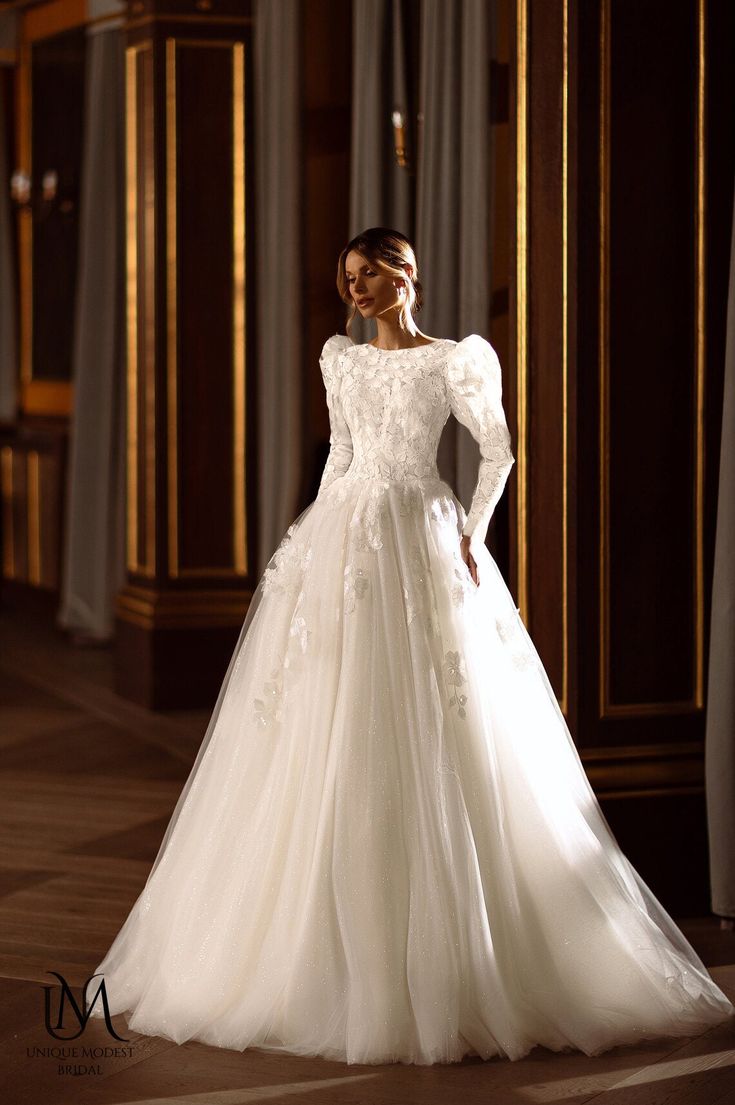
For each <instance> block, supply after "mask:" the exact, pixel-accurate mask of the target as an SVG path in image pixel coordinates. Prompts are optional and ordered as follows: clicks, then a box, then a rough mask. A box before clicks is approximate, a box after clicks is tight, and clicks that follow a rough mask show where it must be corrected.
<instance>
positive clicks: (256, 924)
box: [93, 335, 735, 1064]
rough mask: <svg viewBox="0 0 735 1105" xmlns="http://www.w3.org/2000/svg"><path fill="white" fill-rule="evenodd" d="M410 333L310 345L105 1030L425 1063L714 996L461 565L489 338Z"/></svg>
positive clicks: (516, 1053)
mask: <svg viewBox="0 0 735 1105" xmlns="http://www.w3.org/2000/svg"><path fill="white" fill-rule="evenodd" d="M434 345H440V346H441V347H440V348H436V349H431V347H425V348H426V349H431V352H430V353H428V352H427V353H424V352H423V351H422V352H421V353H419V351H418V350H411V351H402V352H403V353H404V354H405V356H400V355H399V351H378V350H376V351H375V353H369V352H368V351H367V350H366V347H365V346H354V347H353V346H351V343H349V342H348V341H347V339H345V338H341V337H340V336H338V335H337V336H335V338H333V339H330V340H329V342H328V343H327V344H326V345H325V350H324V352H323V355H322V369H323V371H324V376H325V383H326V386H327V396H328V400H329V403H330V415H331V421H332V429H333V434H332V450H331V452H330V460H329V461H328V463H327V468H326V469H325V475H324V477H323V482H322V486H321V488H320V491H319V495H318V496H317V499H316V500H315V501H314V502H313V503H312V504H311V505H310V506H309V507H307V509H306V510H305V511H304V512H303V513H302V514H301V515H300V516H299V517H298V518H297V519H296V520H295V522H294V523H293V525H292V526H291V527H290V528H289V530H288V532H287V534H286V535H285V537H284V539H283V541H282V542H281V544H280V545H279V547H278V549H277V550H276V552H275V553H274V555H273V557H272V559H271V561H270V563H269V565H268V567H267V568H266V570H265V572H264V575H263V576H262V578H261V580H260V582H259V584H258V587H257V590H256V593H255V596H254V598H253V601H252V603H251V606H250V609H249V611H248V614H247V617H246V619H245V622H244V625H243V627H242V632H241V634H240V638H239V641H238V643H237V645H236V647H235V650H234V653H233V656H232V660H231V663H230V667H229V669H228V671H227V674H226V676H225V679H224V681H223V684H222V689H221V692H220V696H219V699H218V702H217V705H216V707H215V710H214V713H213V715H212V719H211V721H210V724H209V727H208V729H207V733H206V735H205V738H204V740H203V742H202V745H201V747H200V750H199V754H198V756H197V759H196V761H195V763H194V766H193V767H192V770H191V773H190V775H189V778H188V780H187V783H186V785H185V787H184V790H183V791H182V793H181V796H180V798H179V802H178V804H177V806H176V809H175V810H174V813H173V816H172V818H171V821H170V823H169V826H168V829H167V831H166V835H165V836H164V839H163V842H162V844H161V847H160V849H159V852H158V855H157V857H156V860H155V862H154V864H153V867H152V869H151V872H150V875H149V877H148V881H147V883H146V885H145V887H144V889H143V891H142V893H141V894H140V897H139V898H138V900H137V901H136V902H135V904H134V906H133V908H132V909H131V911H130V914H129V916H128V917H127V920H126V921H125V923H124V925H123V927H122V928H121V930H120V932H119V934H118V935H117V937H116V939H115V941H114V943H113V944H112V946H111V948H110V950H109V951H108V953H107V954H106V956H105V957H104V959H103V961H102V962H101V963H100V964H99V966H98V967H97V968H96V970H97V971H98V972H100V973H101V974H102V975H103V976H104V979H105V984H106V991H107V997H108V1001H109V1007H110V1011H111V1012H112V1013H113V1014H115V1013H119V1012H124V1013H125V1014H126V1017H125V1019H126V1023H127V1026H128V1028H129V1029H130V1030H132V1031H135V1032H140V1033H144V1034H150V1035H157V1036H162V1037H165V1038H167V1039H170V1040H173V1041H176V1042H177V1043H181V1042H183V1041H185V1040H190V1039H196V1040H200V1041H203V1042H205V1043H209V1044H213V1045H216V1046H220V1047H227V1048H234V1049H245V1048H247V1047H258V1048H264V1049H268V1050H273V1051H283V1052H288V1053H291V1054H297V1055H312V1056H315V1055H319V1056H324V1057H326V1058H330V1059H336V1060H342V1061H345V1062H347V1063H389V1062H396V1061H400V1062H404V1063H417V1064H430V1063H440V1062H453V1061H458V1060H460V1059H461V1058H462V1057H463V1056H464V1055H479V1056H482V1057H483V1058H491V1057H494V1056H500V1057H506V1058H509V1059H511V1060H517V1059H520V1058H521V1057H522V1056H524V1055H526V1054H527V1053H528V1052H529V1051H530V1050H531V1048H533V1047H534V1046H535V1045H536V1044H541V1045H543V1046H545V1047H547V1048H550V1049H552V1050H556V1051H561V1050H578V1051H582V1052H585V1053H586V1054H587V1055H597V1054H599V1053H601V1052H603V1051H605V1050H607V1049H609V1048H611V1047H614V1046H615V1045H618V1044H628V1043H636V1042H637V1041H640V1040H644V1039H649V1038H658V1037H669V1036H689V1035H695V1034H698V1033H700V1032H702V1031H704V1030H706V1029H707V1028H708V1027H709V1026H711V1025H713V1024H717V1023H720V1022H722V1021H724V1020H725V1019H727V1018H728V1017H729V1016H731V1015H732V1014H733V1013H735V1009H733V1006H732V1004H731V1003H730V1001H729V1000H728V998H727V997H726V996H725V994H724V993H723V992H722V991H721V990H720V989H719V988H718V986H717V985H716V984H715V983H714V981H713V980H712V978H711V977H710V975H709V974H708V972H707V969H706V968H705V966H704V964H703V963H702V961H701V960H700V958H699V957H698V956H697V954H696V952H695V951H694V949H693V948H692V946H691V945H690V944H689V943H688V942H687V940H686V939H685V937H684V936H683V934H682V933H681V932H680V930H679V929H678V927H677V926H676V924H675V923H674V921H673V920H672V918H671V917H670V916H669V915H668V913H667V912H666V911H665V909H664V908H663V906H662V905H661V904H660V902H659V901H658V900H657V899H656V898H655V896H654V895H653V893H652V891H651V890H650V889H649V888H648V886H647V885H646V884H645V882H644V881H643V880H642V878H641V877H640V875H639V874H638V873H637V872H636V870H635V869H634V868H633V867H632V865H631V864H630V862H629V861H628V860H627V859H626V857H625V856H624V855H623V853H622V852H621V850H620V848H619V846H618V844H617V843H616V841H615V839H614V837H613V835H612V833H611V831H610V829H609V826H608V824H607V822H606V820H605V818H604V816H603V814H602V812H601V810H600V807H599V804H598V802H597V800H596V797H595V795H594V792H593V790H592V788H591V786H590V784H589V782H588V780H587V776H586V774H585V772H584V769H583V767H582V764H581V762H580V759H579V755H578V753H577V750H576V747H575V745H574V743H573V741H572V738H571V735H570V733H569V730H568V728H567V726H566V723H565V720H564V717H563V715H562V713H561V711H560V709H559V706H558V703H557V700H556V696H555V694H554V691H553V689H552V687H551V685H550V683H549V681H548V678H547V676H546V673H545V671H544V668H543V666H542V664H541V661H540V659H539V656H538V653H537V652H536V649H535V648H534V645H533V643H532V641H531V639H530V637H529V635H528V633H527V631H526V629H525V626H524V624H523V621H522V619H521V617H520V615H519V611H518V609H517V608H516V606H515V603H514V601H513V598H512V596H511V594H510V592H509V590H508V588H507V587H506V585H505V582H504V580H503V578H502V576H501V574H500V571H499V570H498V567H497V565H496V563H495V561H494V559H493V557H492V556H491V555H490V553H489V552H488V551H487V549H486V548H485V546H484V543H483V540H482V539H480V540H478V541H477V542H476V543H475V544H474V545H473V553H474V556H475V559H476V561H477V564H478V571H479V576H480V586H479V587H476V586H475V584H474V583H473V582H472V579H471V577H470V575H469V572H468V570H467V568H466V566H465V564H464V562H463V560H462V558H461V556H460V552H459V534H460V532H461V531H463V530H464V531H465V532H472V533H474V534H475V535H478V534H479V536H480V538H483V537H484V531H485V529H486V525H487V521H488V520H489V515H490V513H491V512H492V509H493V507H494V504H495V502H496V501H497V497H498V495H499V494H500V492H501V491H502V484H503V482H504V478H505V476H506V475H507V470H508V468H509V467H510V464H511V463H512V456H510V457H509V455H508V446H507V441H508V438H507V431H506V429H505V428H504V427H505V423H504V419H503V417H502V408H500V407H499V406H498V401H499V400H498V393H499V374H498V372H497V364H496V360H495V359H494V351H492V347H490V346H489V345H488V344H487V343H484V340H483V339H480V338H478V337H477V336H476V335H472V336H471V337H470V338H467V339H465V340H464V342H460V343H454V342H451V343H450V342H448V341H444V342H442V343H434ZM370 348H371V349H372V348H373V347H370ZM423 348H424V347H422V350H423ZM379 353H382V356H378V354H379ZM389 354H392V355H389ZM463 354H466V356H465V359H464V361H462V360H461V358H462V355H463ZM488 364H490V365H491V366H492V365H495V369H496V371H495V374H494V375H493V373H492V372H488ZM373 370H374V371H373ZM427 380H429V381H431V382H430V383H429V384H428V387H427ZM493 387H494V389H495V393H494V398H493V397H490V395H489V393H490V391H491V389H492V388H493ZM429 393H430V395H429ZM427 395H429V398H427ZM478 397H479V398H478ZM427 404H428V405H429V406H430V407H431V409H429V406H427ZM470 407H472V408H473V410H474V415H472V414H471V412H470ZM417 408H418V411H417ZM450 410H451V411H452V412H453V413H455V415H456V416H457V417H458V418H460V420H461V421H463V422H464V423H465V425H468V426H469V427H470V428H471V429H472V431H473V433H474V434H475V436H476V437H477V439H478V441H479V442H480V447H481V450H482V456H483V460H482V464H481V475H480V479H479V481H478V488H477V491H476V495H475V499H473V507H472V510H471V511H470V515H466V514H465V511H464V509H463V507H462V505H461V504H460V502H459V500H458V499H457V498H456V496H455V494H454V493H453V491H452V490H451V488H450V487H449V486H448V485H447V484H446V483H445V482H443V481H442V480H441V479H440V478H439V477H438V475H437V474H436V470H435V469H433V471H432V466H433V460H434V459H435V456H436V442H437V440H438V434H439V432H440V431H441V426H442V425H443V422H444V420H445V419H446V417H447V416H448V413H449V411H450ZM371 412H372V413H371ZM414 417H416V418H417V419H418V421H417V423H416V424H414V423H413V422H412V419H413V418H414ZM391 419H392V425H393V430H395V429H396V427H400V429H401V434H399V433H397V432H396V433H394V432H393V430H392V429H391ZM432 420H433V422H435V426H434V431H433V432H432V433H431V434H429V435H428V438H427V436H426V426H427V425H430V424H432ZM418 422H420V423H421V430H420V431H418V430H416V426H417V425H418ZM437 428H438V429H437ZM414 431H416V432H414ZM417 433H418V434H419V437H420V440H419V437H417V436H416V434H417ZM365 434H367V435H368V440H367V441H366V439H365ZM406 435H407V436H406ZM406 440H408V442H409V445H410V448H409V449H408V454H409V455H406V451H405V445H404V443H405V441H406ZM427 449H428V451H429V460H430V461H431V464H429V468H428V469H427V472H428V474H426V472H424V471H423V470H422V471H420V472H419V471H418V470H417V468H416V464H417V461H416V457H417V455H419V454H420V455H421V457H422V458H424V459H425V457H426V452H427ZM504 450H505V454H504V456H505V459H504V460H503V459H502V454H503V451H504ZM499 456H500V457H501V459H500V461H499V459H498V458H499ZM386 458H387V460H388V462H389V467H388V468H387V469H386V468H385V464H386ZM422 463H423V461H422ZM386 471H388V473H389V475H388V476H385V475H384V473H385V472H386ZM366 473H367V474H366ZM417 473H418V474H417ZM93 986H94V984H93ZM101 1013H102V1010H101V1008H100V1005H99V1003H98V1004H96V1005H95V1006H94V1008H93V1015H95V1016H99V1015H101Z"/></svg>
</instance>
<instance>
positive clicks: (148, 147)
mask: <svg viewBox="0 0 735 1105" xmlns="http://www.w3.org/2000/svg"><path fill="white" fill-rule="evenodd" d="M144 53H147V54H148V56H149V57H150V59H151V63H152V57H153V54H152V43H151V42H139V43H135V44H134V45H133V46H128V47H127V49H126V51H125V77H126V82H125V101H126V120H125V122H126V127H125V147H126V161H125V192H126V274H127V275H126V279H127V332H128V341H127V345H128V349H127V407H128V410H127V435H128V440H127V530H128V532H127V560H128V570H129V571H131V572H136V573H139V574H142V575H148V576H152V575H153V574H154V573H155V565H156V487H155V448H156V443H155V430H156V426H155V405H156V394H155V387H156V384H155V359H154V358H155V300H154V295H155V286H154V280H155V253H154V251H155V240H154V230H155V221H154V220H155V212H154V202H155V178H154V167H153V135H152V129H153V119H152V111H153V105H152V103H151V102H150V100H149V98H148V97H146V101H145V103H144V112H143V118H142V120H141V119H139V115H138V89H139V64H138V58H139V56H142V55H143V54H144ZM151 92H152V89H151ZM141 123H142V132H141V133H140V134H139V126H140V124H141ZM139 140H142V142H143V159H144V163H143V166H142V172H143V182H142V186H143V231H144V240H143V258H142V264H143V266H144V269H143V271H144V276H145V283H144V291H145V303H144V309H143V318H142V320H141V318H140V316H139V311H138V303H139V299H140V289H139V280H138V272H139V265H140V263H141V258H140V257H139V249H138V220H139V190H140V186H141V185H140V181H139V174H140V165H139V162H138V143H139ZM141 336H142V338H143V342H144V345H143V353H144V355H143V364H142V366H141V364H140V362H139V356H138V353H139V349H140V339H141ZM141 368H142V371H143V394H144V397H145V436H144V438H141V434H140V423H139V417H138V416H139V403H140V398H139V388H140V382H141V381H140V373H141ZM141 449H142V464H143V471H144V473H145V485H144V489H145V548H146V553H145V561H142V560H141V558H140V517H139V501H138V500H139V494H140V487H139V472H140V467H141V456H140V453H141Z"/></svg>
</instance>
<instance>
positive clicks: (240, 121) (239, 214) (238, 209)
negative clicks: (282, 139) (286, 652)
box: [232, 42, 248, 575]
mask: <svg viewBox="0 0 735 1105" xmlns="http://www.w3.org/2000/svg"><path fill="white" fill-rule="evenodd" d="M232 153H233V158H232V161H233V182H232V188H233V211H234V217H233V220H232V259H233V273H232V277H233V288H232V299H233V303H232V307H233V315H232V317H233V334H232V341H233V349H232V371H233V376H234V381H233V382H234V402H233V417H234V420H235V424H234V426H233V437H232V440H233V458H232V462H233V473H232V486H233V495H234V497H235V501H234V503H233V512H232V518H233V527H232V539H233V543H234V548H233V550H232V559H233V564H234V565H235V572H236V573H237V574H238V575H246V574H247V570H248V561H247V510H246V498H245V496H246V488H245V371H246V366H245V326H246V316H245V282H246V272H245V235H246V232H247V231H246V220H245V47H244V45H243V43H242V42H237V43H235V46H234V48H233V52H232Z"/></svg>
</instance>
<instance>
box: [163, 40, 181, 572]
mask: <svg viewBox="0 0 735 1105" xmlns="http://www.w3.org/2000/svg"><path fill="white" fill-rule="evenodd" d="M176 143H177V126H176V40H175V39H173V38H167V39H166V395H167V400H168V402H167V412H166V439H167V443H168V454H167V462H168V463H167V481H168V572H169V575H170V576H173V577H174V578H175V577H176V576H178V575H179V443H178V433H179V397H178V374H179V357H178V341H177V336H178V303H177V296H178V285H177V280H176V266H177V264H178V260H177V245H176V230H177V210H176V187H177V158H176V153H177V151H176Z"/></svg>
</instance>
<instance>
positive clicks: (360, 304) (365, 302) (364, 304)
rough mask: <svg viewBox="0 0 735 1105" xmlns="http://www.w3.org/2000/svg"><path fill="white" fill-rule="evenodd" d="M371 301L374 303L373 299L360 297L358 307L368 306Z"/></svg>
mask: <svg viewBox="0 0 735 1105" xmlns="http://www.w3.org/2000/svg"><path fill="white" fill-rule="evenodd" d="M369 303H372V299H358V301H357V306H358V307H367V305H368V304H369Z"/></svg>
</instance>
